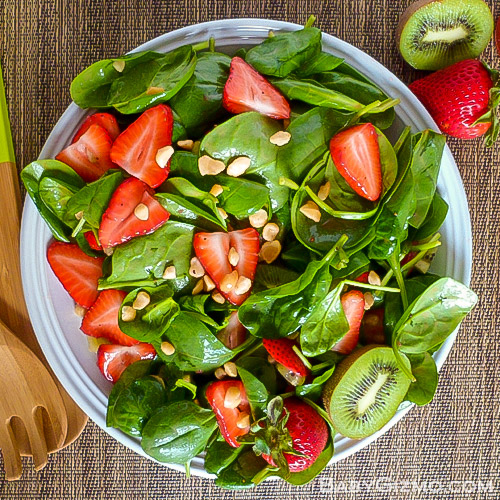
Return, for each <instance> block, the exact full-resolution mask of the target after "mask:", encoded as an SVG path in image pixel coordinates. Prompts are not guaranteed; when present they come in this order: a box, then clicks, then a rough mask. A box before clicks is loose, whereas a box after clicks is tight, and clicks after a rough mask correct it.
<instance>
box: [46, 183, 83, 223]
mask: <svg viewBox="0 0 500 500" xmlns="http://www.w3.org/2000/svg"><path fill="white" fill-rule="evenodd" d="M77 191H78V188H76V187H75V186H74V185H71V184H67V183H66V182H64V181H61V180H59V179H56V178H54V177H45V176H42V178H41V179H40V182H39V184H38V194H39V196H40V199H41V200H42V202H43V203H44V204H45V206H46V207H47V208H48V209H49V210H51V211H52V213H53V214H54V215H55V216H56V217H57V218H58V219H59V220H60V221H64V214H65V212H66V204H67V203H68V200H69V199H70V198H71V197H72V196H73V195H74V194H75V193H76V192H77ZM74 220H75V222H76V219H74Z"/></svg>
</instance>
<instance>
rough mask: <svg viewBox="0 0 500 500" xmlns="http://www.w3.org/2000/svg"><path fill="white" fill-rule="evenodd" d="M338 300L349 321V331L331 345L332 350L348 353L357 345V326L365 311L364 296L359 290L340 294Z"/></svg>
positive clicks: (358, 326) (359, 324)
mask: <svg viewBox="0 0 500 500" xmlns="http://www.w3.org/2000/svg"><path fill="white" fill-rule="evenodd" d="M340 302H341V303H342V309H343V310H344V314H345V317H346V319H347V322H348V323H349V331H348V332H347V333H346V334H345V335H344V336H343V337H342V338H341V339H340V340H339V341H338V342H337V343H336V344H335V345H334V346H333V347H332V351H335V352H338V353H340V354H349V353H350V352H351V351H353V350H354V348H355V347H356V346H357V345H358V339H359V328H360V326H361V320H362V319H363V314H364V313H365V298H364V296H363V294H362V293H361V292H360V291H359V290H351V291H350V292H347V293H345V294H344V295H342V297H341V299H340Z"/></svg>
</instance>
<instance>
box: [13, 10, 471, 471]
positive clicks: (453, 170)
mask: <svg viewBox="0 0 500 500" xmlns="http://www.w3.org/2000/svg"><path fill="white" fill-rule="evenodd" d="M301 28H302V26H301V25H298V24H294V23H288V22H284V21H275V20H272V19H257V18H236V19H225V20H219V21H209V22H205V23H200V24H194V25H190V26H186V27H184V28H181V29H178V30H175V31H172V32H169V33H166V34H164V35H161V36H159V37H157V38H155V39H153V40H150V41H148V42H146V43H144V44H142V45H140V46H139V47H137V48H136V49H134V50H133V51H132V52H136V51H142V50H155V48H157V47H158V46H160V45H161V46H162V45H165V44H169V49H170V50H172V49H174V48H176V47H177V46H179V45H183V44H186V43H196V42H198V41H201V40H199V39H198V38H200V37H202V38H203V39H207V38H208V36H215V38H216V41H217V35H218V34H222V33H223V32H224V31H230V30H241V31H245V30H254V31H253V32H252V33H253V34H251V35H248V36H247V37H242V36H241V35H239V36H238V35H236V34H234V36H235V37H236V38H238V39H239V40H240V41H241V40H245V41H251V39H252V38H256V34H255V33H266V34H267V32H268V31H269V30H270V29H272V30H274V31H275V32H280V31H294V30H297V29H301ZM330 45H332V46H335V49H334V50H335V52H336V53H338V52H341V53H342V54H343V56H344V57H345V59H346V61H347V62H349V64H351V65H353V66H354V67H356V68H357V69H358V70H360V71H361V72H363V73H367V71H366V68H367V67H371V68H373V69H374V70H375V69H376V73H377V75H378V76H379V77H380V79H381V78H385V85H384V90H385V91H386V92H387V93H388V94H389V95H391V96H397V97H400V98H401V104H400V105H399V106H398V108H397V109H398V116H400V115H404V116H406V117H407V118H408V117H409V115H408V113H410V114H411V120H410V121H411V123H412V125H413V128H414V130H423V129H425V128H431V129H434V130H439V129H438V127H437V125H436V123H435V122H434V120H433V119H432V118H431V116H430V115H429V113H428V112H427V111H426V110H425V108H424V107H423V106H422V104H421V103H420V102H419V101H418V99H417V98H416V97H415V96H414V95H413V93H412V92H411V91H410V90H409V89H408V88H407V87H406V85H405V84H403V83H402V82H401V81H400V80H399V79H398V78H397V77H396V76H395V75H393V74H392V73H391V72H390V71H389V70H388V69H387V68H385V67H384V66H383V65H382V64H380V63H379V62H378V61H376V60H375V59H373V58H372V57H371V56H369V55H368V54H366V53H365V52H363V51H361V50H360V49H358V48H356V47H354V46H352V45H351V44H349V43H347V42H345V41H343V40H340V39H338V38H336V37H334V36H332V35H329V34H327V33H325V32H323V49H324V50H325V51H329V46H330ZM330 50H332V49H331V47H330ZM371 78H372V79H373V80H374V81H375V82H376V83H377V82H378V80H379V78H373V77H371ZM86 114H87V112H85V111H83V110H81V109H80V108H78V106H76V105H75V104H74V103H71V104H70V105H69V107H68V108H67V109H66V111H65V112H64V113H63V115H62V116H61V117H60V119H59V121H58V122H57V124H56V125H55V127H54V129H53V130H52V132H51V134H50V135H49V137H48V139H47V141H46V143H45V146H44V148H43V149H42V151H41V153H40V158H47V157H51V154H50V153H49V151H50V149H51V144H52V143H53V142H54V141H55V140H56V137H57V136H58V135H60V134H61V133H63V132H64V134H66V136H67V137H70V136H71V135H72V133H74V132H75V131H76V128H77V127H78V122H79V121H81V119H82V118H83V117H84V116H85V115H86ZM75 116H77V117H79V118H80V119H79V120H75ZM406 123H408V122H406ZM445 179H446V182H445ZM448 185H449V187H450V188H451V189H447V188H446V186H448ZM438 186H439V188H440V191H442V190H444V197H445V199H449V198H450V197H451V198H452V199H453V200H454V202H455V204H456V206H455V204H454V205H453V207H454V208H453V211H452V210H450V213H449V214H448V219H449V218H450V217H451V218H452V219H453V221H452V225H453V227H455V228H459V229H460V242H461V246H459V247H458V248H454V249H453V251H452V250H451V249H448V251H447V255H446V260H447V262H448V260H449V258H450V257H451V259H452V261H453V268H452V269H451V270H450V272H449V275H451V276H453V277H455V278H456V279H459V280H460V281H462V282H463V283H465V284H466V285H468V284H469V283H470V276H471V266H472V232H471V223H470V215H469V210H468V204H467V198H466V195H465V192H464V188H463V184H462V180H461V177H460V173H459V171H458V168H457V166H456V163H455V161H454V159H453V156H452V155H451V152H450V150H449V148H448V146H446V148H445V152H444V156H443V163H442V169H441V174H440V179H439V184H438ZM442 194H443V193H442ZM448 219H447V221H448ZM48 232H49V233H50V231H49V230H48V228H47V227H46V226H45V223H44V222H43V220H42V219H41V217H40V216H39V215H38V212H37V210H36V208H35V206H34V204H33V203H32V201H31V200H30V199H29V197H27V201H26V203H25V205H24V211H23V219H22V228H21V250H20V256H21V270H22V279H23V288H24V290H25V299H26V303H27V306H28V311H29V314H30V318H31V321H32V324H33V328H34V330H35V333H36V335H37V339H38V341H39V343H40V346H41V347H42V350H43V352H44V354H45V356H46V358H47V360H48V362H49V363H50V365H51V367H52V369H53V370H54V373H55V374H56V376H57V377H58V379H59V380H60V382H61V383H62V385H63V386H64V387H65V389H66V390H67V392H68V393H69V394H70V395H71V397H72V398H73V399H74V400H75V402H76V403H77V404H78V405H79V406H80V408H82V410H83V411H84V412H85V413H86V414H87V415H89V417H90V418H91V419H92V420H93V421H94V422H95V423H96V424H97V425H98V426H99V427H101V428H102V429H103V430H104V431H105V432H107V433H108V434H110V435H111V436H113V437H114V438H115V439H117V440H118V441H119V442H120V443H122V444H124V445H125V446H127V447H128V448H130V449H132V450H133V451H135V452H136V453H139V454H141V455H143V456H145V457H147V458H149V459H151V457H149V456H148V455H147V454H146V453H145V452H144V451H143V450H142V448H141V446H140V441H139V440H138V439H134V438H132V437H130V436H128V435H126V434H124V433H123V432H121V431H119V430H118V429H114V428H109V427H106V421H105V414H106V407H105V403H104V406H103V398H102V396H103V394H102V391H100V389H99V388H98V387H97V386H96V385H95V384H93V383H91V381H84V380H82V378H81V377H80V376H79V373H78V370H77V368H76V367H77V366H78V359H77V358H76V357H75V356H74V354H73V353H72V351H71V349H70V348H69V346H68V344H67V342H65V339H64V337H63V335H62V330H61V325H60V324H59V323H58V321H57V319H56V317H55V313H54V310H53V305H52V303H50V302H49V301H48V297H49V289H48V286H47V283H46V282H45V281H46V280H45V278H44V277H45V269H44V268H46V267H47V265H48V264H47V262H46V258H45V251H44V248H45V247H46V241H47V233H48ZM457 252H458V253H457ZM28 290H37V291H38V293H28V292H27V291H28ZM457 331H458V329H457ZM457 331H455V332H454V333H453V335H451V336H450V337H449V338H448V339H447V341H446V342H445V343H444V344H443V346H442V347H441V349H439V351H437V352H436V354H435V355H434V358H435V361H436V364H437V366H438V369H441V367H442V365H443V364H444V362H445V360H446V358H447V356H448V354H449V352H450V350H451V347H452V345H453V343H454V340H455V338H456V334H457ZM54 334H55V335H56V338H57V339H58V341H59V342H57V343H54V342H52V341H51V340H52V339H53V336H54ZM70 370H71V371H70ZM412 406H413V405H410V404H409V405H407V406H406V407H404V408H401V409H400V410H399V411H398V413H397V414H396V415H395V416H394V417H393V418H392V419H391V421H390V422H388V423H387V424H386V425H385V426H384V427H383V428H382V429H381V430H379V431H378V432H376V433H375V434H373V435H372V436H369V437H368V438H365V439H361V440H352V439H348V438H344V437H341V436H338V435H337V437H336V439H335V450H336V451H335V455H334V457H333V459H332V461H331V463H335V462H337V461H339V460H342V459H344V458H346V457H348V456H349V455H351V454H353V453H355V452H356V451H358V450H360V449H361V448H364V447H365V446H367V445H368V444H370V443H371V442H373V441H374V440H375V439H377V438H378V437H379V436H380V435H382V434H384V433H385V432H387V431H388V430H389V429H390V428H391V427H392V426H394V425H395V424H396V423H397V422H398V421H399V420H401V419H402V418H403V416H404V415H406V413H407V412H408V411H409V410H410V408H411V407H412ZM164 465H167V466H168V467H170V468H172V469H175V470H178V471H183V470H184V468H183V466H180V465H175V464H164ZM191 472H192V473H193V474H194V475H197V476H202V477H213V476H212V475H211V474H209V473H207V472H206V471H205V469H204V467H203V459H202V458H200V457H197V458H195V459H194V460H193V462H192V465H191Z"/></svg>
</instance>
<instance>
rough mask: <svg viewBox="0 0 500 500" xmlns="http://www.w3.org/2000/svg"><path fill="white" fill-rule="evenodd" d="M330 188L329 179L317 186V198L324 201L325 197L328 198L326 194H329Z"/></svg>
mask: <svg viewBox="0 0 500 500" xmlns="http://www.w3.org/2000/svg"><path fill="white" fill-rule="evenodd" d="M330 189H331V185H330V181H326V182H325V183H324V184H323V185H322V186H321V187H320V188H319V191H318V198H319V199H320V200H321V201H325V200H326V199H327V198H328V195H329V194H330Z"/></svg>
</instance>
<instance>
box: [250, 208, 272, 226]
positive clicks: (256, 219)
mask: <svg viewBox="0 0 500 500" xmlns="http://www.w3.org/2000/svg"><path fill="white" fill-rule="evenodd" d="M267 219H268V217H267V212H266V211H265V210H264V209H263V208H261V209H260V210H257V212H255V213H254V214H252V215H251V216H250V217H249V218H248V220H249V221H250V225H251V226H252V227H256V228H259V227H264V226H265V225H266V223H267Z"/></svg>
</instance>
